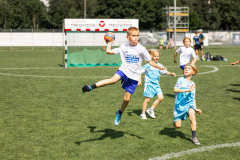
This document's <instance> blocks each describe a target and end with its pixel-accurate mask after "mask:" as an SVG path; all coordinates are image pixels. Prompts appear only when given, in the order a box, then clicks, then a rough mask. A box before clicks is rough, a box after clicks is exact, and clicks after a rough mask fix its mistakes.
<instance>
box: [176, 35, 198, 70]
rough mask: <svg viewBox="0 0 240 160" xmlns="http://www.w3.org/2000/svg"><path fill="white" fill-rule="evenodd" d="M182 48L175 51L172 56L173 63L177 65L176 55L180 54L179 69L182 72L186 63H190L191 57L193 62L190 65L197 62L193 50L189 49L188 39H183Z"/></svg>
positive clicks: (189, 42)
mask: <svg viewBox="0 0 240 160" xmlns="http://www.w3.org/2000/svg"><path fill="white" fill-rule="evenodd" d="M183 44H184V46H183V47H180V48H178V49H177V50H176V52H175V54H174V63H177V59H176V58H177V54H180V62H179V65H180V68H181V69H182V70H184V67H185V65H186V64H187V63H190V60H191V57H193V61H192V62H191V64H193V65H194V64H195V63H196V61H197V56H196V53H195V51H194V49H193V48H191V47H190V44H191V39H190V38H188V37H185V38H184V39H183Z"/></svg>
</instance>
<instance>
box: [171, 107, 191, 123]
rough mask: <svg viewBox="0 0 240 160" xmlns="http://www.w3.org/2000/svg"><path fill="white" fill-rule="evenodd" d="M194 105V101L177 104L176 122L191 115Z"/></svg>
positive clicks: (175, 108)
mask: <svg viewBox="0 0 240 160" xmlns="http://www.w3.org/2000/svg"><path fill="white" fill-rule="evenodd" d="M190 108H193V109H194V110H195V107H194V103H187V104H175V107H174V110H173V116H174V122H177V121H179V120H186V119H187V117H189V114H188V112H189V109H190Z"/></svg>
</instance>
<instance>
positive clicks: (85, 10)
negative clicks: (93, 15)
mask: <svg viewBox="0 0 240 160" xmlns="http://www.w3.org/2000/svg"><path fill="white" fill-rule="evenodd" d="M86 17H87V2H86V0H84V19H86Z"/></svg>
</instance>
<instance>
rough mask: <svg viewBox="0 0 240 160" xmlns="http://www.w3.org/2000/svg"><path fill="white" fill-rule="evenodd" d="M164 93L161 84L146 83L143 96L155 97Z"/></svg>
mask: <svg viewBox="0 0 240 160" xmlns="http://www.w3.org/2000/svg"><path fill="white" fill-rule="evenodd" d="M158 94H162V90H161V88H160V85H159V84H153V83H145V84H144V92H143V96H145V97H149V98H153V97H154V96H156V95H158Z"/></svg>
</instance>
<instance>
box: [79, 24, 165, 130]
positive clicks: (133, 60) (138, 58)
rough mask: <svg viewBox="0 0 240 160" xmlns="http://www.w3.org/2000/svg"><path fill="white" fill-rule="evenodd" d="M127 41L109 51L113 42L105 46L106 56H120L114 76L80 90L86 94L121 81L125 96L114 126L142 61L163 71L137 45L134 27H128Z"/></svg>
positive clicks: (132, 91) (134, 83) (144, 50)
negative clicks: (119, 62) (119, 64)
mask: <svg viewBox="0 0 240 160" xmlns="http://www.w3.org/2000/svg"><path fill="white" fill-rule="evenodd" d="M127 39H128V40H129V43H128V44H123V45H121V46H120V47H119V48H114V49H111V47H112V44H113V41H112V42H109V43H108V44H107V49H106V53H107V54H120V57H121V61H122V65H121V66H120V67H119V70H117V72H116V73H115V75H114V76H113V77H112V78H110V79H104V80H101V81H99V82H97V83H95V84H93V85H91V86H89V85H85V86H84V87H83V88H82V91H83V92H88V91H91V90H92V89H96V88H99V87H103V86H106V85H110V84H114V83H116V82H117V81H119V80H120V79H121V80H122V82H123V85H122V88H123V89H125V94H124V97H123V102H122V105H121V108H120V110H118V111H117V112H116V118H115V120H114V124H115V125H116V126H117V125H119V123H120V119H121V116H122V112H123V111H124V110H125V108H126V107H127V105H128V103H129V101H130V99H131V96H132V94H133V93H134V91H135V89H136V87H137V85H138V80H139V78H140V75H141V65H142V61H143V60H145V61H147V62H148V63H149V64H150V65H152V66H154V67H156V68H158V69H160V70H162V69H165V68H163V67H160V66H159V65H157V64H156V63H155V62H153V61H152V60H151V57H150V55H149V53H148V51H147V49H146V48H145V47H143V46H142V45H141V44H139V42H138V41H139V30H138V29H137V28H136V27H130V28H129V29H128V31H127Z"/></svg>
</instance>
